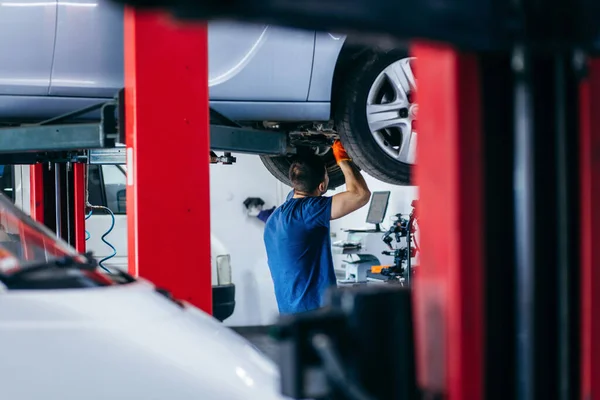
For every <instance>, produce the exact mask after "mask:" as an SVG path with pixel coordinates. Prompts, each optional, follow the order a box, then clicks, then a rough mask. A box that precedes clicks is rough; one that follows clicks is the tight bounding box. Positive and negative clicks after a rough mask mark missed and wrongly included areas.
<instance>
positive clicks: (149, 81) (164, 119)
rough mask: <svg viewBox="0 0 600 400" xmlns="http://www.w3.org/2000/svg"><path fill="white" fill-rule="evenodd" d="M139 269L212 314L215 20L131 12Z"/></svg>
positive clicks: (129, 121) (134, 237) (128, 61)
mask: <svg viewBox="0 0 600 400" xmlns="http://www.w3.org/2000/svg"><path fill="white" fill-rule="evenodd" d="M125 99H126V100H125V107H126V127H127V139H126V141H127V167H128V170H127V178H128V182H127V215H128V227H129V241H128V251H129V271H130V273H132V274H133V275H139V276H141V277H144V278H147V279H149V280H151V281H153V282H154V283H155V284H156V285H157V286H160V287H162V288H164V289H167V290H170V291H171V292H172V293H173V295H174V296H175V297H177V298H180V299H182V300H186V301H189V302H190V303H192V304H194V305H196V306H198V307H200V308H202V309H203V310H204V311H207V312H211V302H212V300H211V294H212V293H211V290H212V286H211V261H210V205H209V201H210V198H209V170H208V168H209V164H208V154H209V103H208V42H207V31H206V27H205V26H200V25H195V24H192V25H190V26H182V25H178V26H176V25H175V23H174V22H171V21H170V20H169V19H168V18H167V17H165V16H163V15H162V14H160V13H150V12H141V11H137V10H131V9H128V10H126V13H125Z"/></svg>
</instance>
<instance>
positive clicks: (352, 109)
mask: <svg viewBox="0 0 600 400" xmlns="http://www.w3.org/2000/svg"><path fill="white" fill-rule="evenodd" d="M408 57H409V55H408V52H407V51H404V50H392V51H387V52H379V53H372V54H369V56H367V57H366V58H364V59H362V60H361V63H360V65H358V66H354V67H353V68H354V69H353V70H352V71H350V72H348V73H347V75H346V76H345V78H344V79H343V80H342V81H343V83H342V85H343V86H341V87H340V88H338V90H337V91H336V93H337V95H336V99H335V104H334V107H335V109H334V122H335V126H336V130H337V132H338V133H339V135H340V140H341V142H342V144H343V145H344V147H345V149H346V151H347V152H348V154H349V155H350V157H352V159H353V161H354V162H355V164H356V165H357V166H358V167H360V168H361V169H362V170H363V171H365V172H366V173H367V174H369V175H371V176H372V177H374V178H376V179H378V180H380V181H383V182H386V183H390V184H394V185H410V184H411V169H412V165H411V164H410V163H403V162H400V161H398V160H397V159H395V158H393V157H392V156H390V155H389V154H388V153H387V152H386V151H385V150H384V149H383V148H382V146H381V145H380V144H378V143H377V141H376V139H375V135H374V134H372V133H371V128H370V127H369V121H368V119H367V99H368V97H369V95H370V91H371V88H372V87H373V86H374V84H375V82H376V80H377V79H378V77H379V76H380V75H381V74H382V73H383V72H384V70H385V69H386V68H387V67H390V66H391V65H392V64H394V63H395V62H397V61H399V60H403V59H407V58H408ZM411 71H412V70H411ZM409 98H410V97H409ZM415 112H416V110H415ZM409 130H410V131H411V132H412V126H411V127H410V128H409ZM412 135H413V134H412V133H411V138H412V137H413V136H412ZM398 137H400V139H397V140H400V141H401V140H402V139H401V137H402V135H401V134H400V133H398ZM414 145H416V142H415V144H414ZM390 147H391V146H390ZM409 147H410V146H409Z"/></svg>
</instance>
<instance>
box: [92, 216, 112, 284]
mask: <svg viewBox="0 0 600 400" xmlns="http://www.w3.org/2000/svg"><path fill="white" fill-rule="evenodd" d="M87 206H88V208H91V209H92V211H93V210H103V211H106V212H107V213H108V214H110V217H111V222H110V228H108V230H107V231H106V232H105V233H104V235H102V237H101V239H102V241H103V242H104V243H105V244H106V245H107V246H108V247H110V248H111V249H112V251H113V252H112V254H110V255H108V256H106V257H104V258H103V259H102V260H100V261H98V266H99V267H100V268H102V269H103V270H104V271H106V272H108V273H109V274H112V272H110V270H109V269H108V268H106V267H105V266H104V262H106V261H108V260H110V259H111V258H113V257H115V256H116V255H117V249H115V246H113V245H112V244H110V242H109V241H108V240H106V237H107V236H108V235H109V234H110V233H111V232H112V231H113V229H114V228H115V214H113V212H112V211H111V210H110V208H108V207H104V206H93V205H91V204H88V205H87Z"/></svg>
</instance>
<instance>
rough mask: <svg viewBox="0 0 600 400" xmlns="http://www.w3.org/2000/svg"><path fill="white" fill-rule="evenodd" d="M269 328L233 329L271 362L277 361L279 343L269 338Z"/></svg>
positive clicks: (243, 327) (247, 327)
mask: <svg viewBox="0 0 600 400" xmlns="http://www.w3.org/2000/svg"><path fill="white" fill-rule="evenodd" d="M269 328H270V327H269V326H242V327H232V328H231V329H233V330H234V331H236V332H237V333H239V334H240V335H242V336H243V337H245V338H246V339H247V340H248V341H249V342H250V343H252V344H253V345H254V346H256V347H257V348H258V350H260V351H261V352H262V353H263V354H265V355H266V356H267V357H269V358H270V359H271V360H273V361H276V360H277V352H278V351H279V349H278V345H277V342H275V340H273V339H271V337H270V336H269V333H268V332H269Z"/></svg>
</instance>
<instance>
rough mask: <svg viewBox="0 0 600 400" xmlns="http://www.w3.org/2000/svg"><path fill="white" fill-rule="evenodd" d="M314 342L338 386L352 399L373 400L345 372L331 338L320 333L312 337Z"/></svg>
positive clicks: (328, 372)
mask: <svg viewBox="0 0 600 400" xmlns="http://www.w3.org/2000/svg"><path fill="white" fill-rule="evenodd" d="M312 344H313V346H314V348H315V350H316V352H317V354H318V355H319V357H320V358H321V361H322V362H323V368H324V369H325V373H326V374H327V376H328V377H329V378H330V379H331V380H332V381H333V382H334V383H335V385H336V386H337V388H338V389H339V390H341V391H342V392H344V394H345V395H346V396H347V397H348V399H350V400H373V399H372V398H371V396H369V395H368V394H366V393H365V392H364V391H363V390H362V389H361V388H359V387H358V386H357V385H355V384H354V382H352V381H351V380H350V379H348V377H346V374H345V373H344V367H343V366H342V363H341V361H340V359H339V357H338V356H337V354H336V351H335V349H334V347H333V344H332V342H331V339H329V337H327V336H326V335H324V334H322V333H320V334H316V335H314V336H313V337H312Z"/></svg>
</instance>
